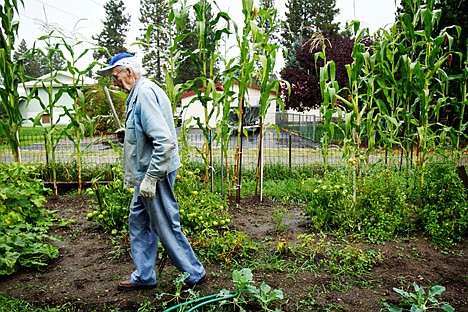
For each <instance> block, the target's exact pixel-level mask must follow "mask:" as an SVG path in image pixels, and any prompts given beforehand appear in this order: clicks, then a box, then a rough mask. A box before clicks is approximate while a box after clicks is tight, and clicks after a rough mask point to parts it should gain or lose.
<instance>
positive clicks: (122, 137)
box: [114, 128, 125, 143]
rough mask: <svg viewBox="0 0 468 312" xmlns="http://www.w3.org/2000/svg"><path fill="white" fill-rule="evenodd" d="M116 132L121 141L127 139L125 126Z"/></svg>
mask: <svg viewBox="0 0 468 312" xmlns="http://www.w3.org/2000/svg"><path fill="white" fill-rule="evenodd" d="M114 133H115V134H117V139H119V142H120V143H123V142H124V139H125V128H119V129H117V130H116V131H115V132H114Z"/></svg>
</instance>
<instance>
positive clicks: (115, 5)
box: [92, 0, 130, 63]
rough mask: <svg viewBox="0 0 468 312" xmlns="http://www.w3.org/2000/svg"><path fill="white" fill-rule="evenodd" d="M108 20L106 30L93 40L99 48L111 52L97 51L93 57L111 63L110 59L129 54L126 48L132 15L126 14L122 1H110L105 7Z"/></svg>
mask: <svg viewBox="0 0 468 312" xmlns="http://www.w3.org/2000/svg"><path fill="white" fill-rule="evenodd" d="M104 9H105V10H106V15H107V17H106V20H105V21H104V22H103V23H104V29H103V30H102V31H101V32H100V33H99V34H98V35H96V36H93V37H92V38H93V40H96V41H97V45H98V46H99V47H104V48H106V49H107V51H108V52H109V54H110V56H109V55H107V53H105V52H103V51H100V50H97V51H95V52H94V53H93V57H94V59H95V60H97V61H103V62H104V63H109V61H110V58H111V57H112V56H113V55H115V54H117V53H119V52H127V49H126V48H125V47H124V46H125V40H126V37H127V35H126V33H127V31H128V29H129V27H128V26H129V23H130V15H126V14H124V12H125V5H124V3H123V1H122V0H109V1H108V2H107V3H106V4H105V5H104Z"/></svg>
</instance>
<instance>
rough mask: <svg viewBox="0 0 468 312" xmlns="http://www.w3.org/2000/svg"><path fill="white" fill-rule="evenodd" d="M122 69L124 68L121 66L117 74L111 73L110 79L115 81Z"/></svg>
mask: <svg viewBox="0 0 468 312" xmlns="http://www.w3.org/2000/svg"><path fill="white" fill-rule="evenodd" d="M124 70H125V68H122V69H121V70H120V71H119V72H118V73H117V74H113V75H112V76H111V80H112V81H116V80H117V79H118V78H119V75H120V73H121V72H123V71H124Z"/></svg>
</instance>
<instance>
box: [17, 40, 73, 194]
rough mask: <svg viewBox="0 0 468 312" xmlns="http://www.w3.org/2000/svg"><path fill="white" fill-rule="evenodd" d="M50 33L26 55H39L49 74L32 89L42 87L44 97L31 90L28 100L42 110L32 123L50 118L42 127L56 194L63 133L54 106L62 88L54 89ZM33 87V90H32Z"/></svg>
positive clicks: (55, 46)
mask: <svg viewBox="0 0 468 312" xmlns="http://www.w3.org/2000/svg"><path fill="white" fill-rule="evenodd" d="M51 36H52V33H51V34H49V35H46V36H42V37H40V38H38V42H43V43H44V44H45V47H44V48H41V49H38V48H36V43H37V42H35V43H34V46H33V47H32V49H31V50H30V51H28V52H27V53H26V55H27V56H28V57H30V58H33V57H35V56H36V55H41V56H42V57H43V59H44V61H45V63H46V66H47V68H48V69H49V75H48V76H47V77H45V78H42V79H38V80H37V81H36V82H35V85H34V89H37V88H42V89H43V90H45V94H46V98H43V97H41V96H40V95H39V94H38V95H33V94H35V93H33V92H31V94H30V96H29V100H31V99H36V100H37V101H38V102H39V105H40V106H41V109H42V111H41V112H40V113H39V114H38V115H37V116H36V117H35V118H34V119H33V125H34V127H36V126H42V122H41V121H42V117H43V116H44V115H48V116H49V118H50V124H49V125H48V126H47V127H43V129H44V137H45V151H46V161H47V165H48V170H50V173H51V178H52V182H53V191H54V194H55V195H57V194H58V189H57V171H56V167H57V166H56V164H57V161H56V153H55V151H56V147H57V145H58V143H59V141H60V140H61V139H62V138H63V136H64V134H63V132H62V129H61V128H60V127H58V126H57V123H59V122H60V119H61V116H57V117H56V116H55V107H57V106H58V105H57V104H58V102H59V99H60V98H61V96H62V95H63V93H64V91H63V90H60V89H59V90H58V91H57V92H55V91H54V85H55V84H59V83H60V82H59V81H57V79H56V74H57V71H54V68H53V65H52V59H53V58H54V57H55V55H56V54H58V53H59V45H58V44H57V43H53V42H52V41H51ZM34 89H33V90H34Z"/></svg>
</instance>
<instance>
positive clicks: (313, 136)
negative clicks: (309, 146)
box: [312, 114, 317, 143]
mask: <svg viewBox="0 0 468 312" xmlns="http://www.w3.org/2000/svg"><path fill="white" fill-rule="evenodd" d="M313 116H314V125H313V128H312V129H313V130H312V138H313V140H312V141H314V143H317V141H316V140H315V125H316V123H315V117H317V116H315V114H314V115H313Z"/></svg>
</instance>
